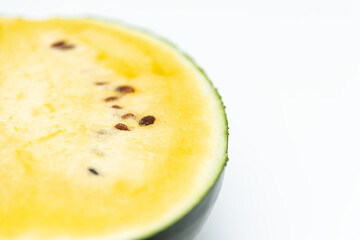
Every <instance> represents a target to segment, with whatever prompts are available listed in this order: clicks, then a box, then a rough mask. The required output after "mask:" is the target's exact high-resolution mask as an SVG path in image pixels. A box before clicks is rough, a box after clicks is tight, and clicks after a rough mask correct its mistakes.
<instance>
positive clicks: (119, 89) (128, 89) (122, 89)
mask: <svg viewBox="0 0 360 240" xmlns="http://www.w3.org/2000/svg"><path fill="white" fill-rule="evenodd" d="M115 90H116V91H117V92H121V93H132V92H135V89H134V88H133V87H130V86H120V87H117V88H116V89H115Z"/></svg>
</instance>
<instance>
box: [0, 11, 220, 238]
mask: <svg viewBox="0 0 360 240" xmlns="http://www.w3.org/2000/svg"><path fill="white" fill-rule="evenodd" d="M59 40H63V41H65V42H66V44H71V45H73V46H74V48H72V49H66V50H64V49H60V48H56V47H51V45H52V44H53V43H55V42H57V41H59ZM96 82H106V83H107V84H105V85H101V86H98V85H96V84H95V83H96ZM121 85H128V86H132V87H133V88H134V89H135V92H134V93H128V94H122V93H119V92H116V91H115V88H116V87H118V86H121ZM110 96H117V97H119V99H118V100H116V101H112V102H105V101H104V99H105V98H107V97H110ZM114 104H117V105H119V106H121V107H122V109H115V108H111V106H112V105H114ZM220 108H221V106H220V103H219V100H218V99H217V98H216V96H215V94H214V91H213V89H212V88H211V86H210V85H209V83H208V82H207V81H206V80H205V79H204V77H203V76H202V75H201V74H200V73H199V72H198V71H197V69H196V68H195V67H194V66H193V65H192V64H191V63H190V62H189V61H188V60H187V59H186V58H184V57H182V55H181V54H180V53H178V52H177V51H176V50H174V49H173V48H172V47H170V46H168V45H167V44H165V43H163V42H161V41H160V40H157V39H155V38H152V37H149V36H148V35H146V34H144V33H141V32H138V31H135V30H131V29H129V28H125V27H120V26H115V25H112V24H108V23H101V22H98V21H94V20H80V19H78V20H74V19H72V20H64V19H52V20H46V21H25V20H21V19H5V18H4V19H2V18H0V239H60V238H65V239H69V238H90V237H94V238H95V239H99V236H101V237H100V238H101V239H106V238H109V239H112V238H113V237H114V236H116V237H117V239H127V238H133V237H137V236H140V235H141V234H143V232H145V233H146V232H151V231H154V229H157V228H161V227H162V226H163V225H164V224H165V223H166V222H171V221H173V219H176V218H177V217H178V216H180V215H181V214H182V211H184V209H186V208H189V207H191V205H192V204H195V201H196V200H197V199H198V198H200V197H201V194H204V192H202V191H206V188H207V187H208V184H209V182H211V181H212V180H213V179H214V177H215V175H216V174H217V172H218V171H219V168H220V167H221V164H222V161H223V157H224V146H225V145H224V144H225V143H224V141H225V140H224V130H223V125H224V119H223V116H222V113H221V111H220V110H219V109H220ZM126 113H133V114H135V116H136V119H132V118H129V119H126V120H124V119H122V118H121V116H122V115H124V114H126ZM147 115H153V116H154V117H155V118H156V120H155V122H154V124H152V125H148V126H140V125H139V120H140V119H141V118H142V117H144V116H147ZM117 123H123V124H126V125H127V126H128V127H129V129H130V131H121V130H118V129H116V128H114V126H115V125H116V124H117ZM89 168H93V169H96V171H97V172H98V173H99V175H94V174H92V173H91V172H90V171H89Z"/></svg>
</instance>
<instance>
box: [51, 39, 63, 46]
mask: <svg viewBox="0 0 360 240" xmlns="http://www.w3.org/2000/svg"><path fill="white" fill-rule="evenodd" d="M63 45H65V41H63V40H60V41H57V42H54V43H53V44H51V47H60V46H63Z"/></svg>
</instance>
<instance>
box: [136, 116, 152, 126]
mask: <svg viewBox="0 0 360 240" xmlns="http://www.w3.org/2000/svg"><path fill="white" fill-rule="evenodd" d="M154 122H155V117H154V116H146V117H143V118H142V119H141V120H140V122H139V125H141V126H147V125H150V124H153V123H154Z"/></svg>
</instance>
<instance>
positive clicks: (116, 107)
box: [111, 105, 122, 109]
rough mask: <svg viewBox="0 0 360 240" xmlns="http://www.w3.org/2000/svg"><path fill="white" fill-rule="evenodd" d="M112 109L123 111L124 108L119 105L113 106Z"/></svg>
mask: <svg viewBox="0 0 360 240" xmlns="http://www.w3.org/2000/svg"><path fill="white" fill-rule="evenodd" d="M111 107H112V108H115V109H121V108H122V107H120V106H119V105H112V106H111Z"/></svg>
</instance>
